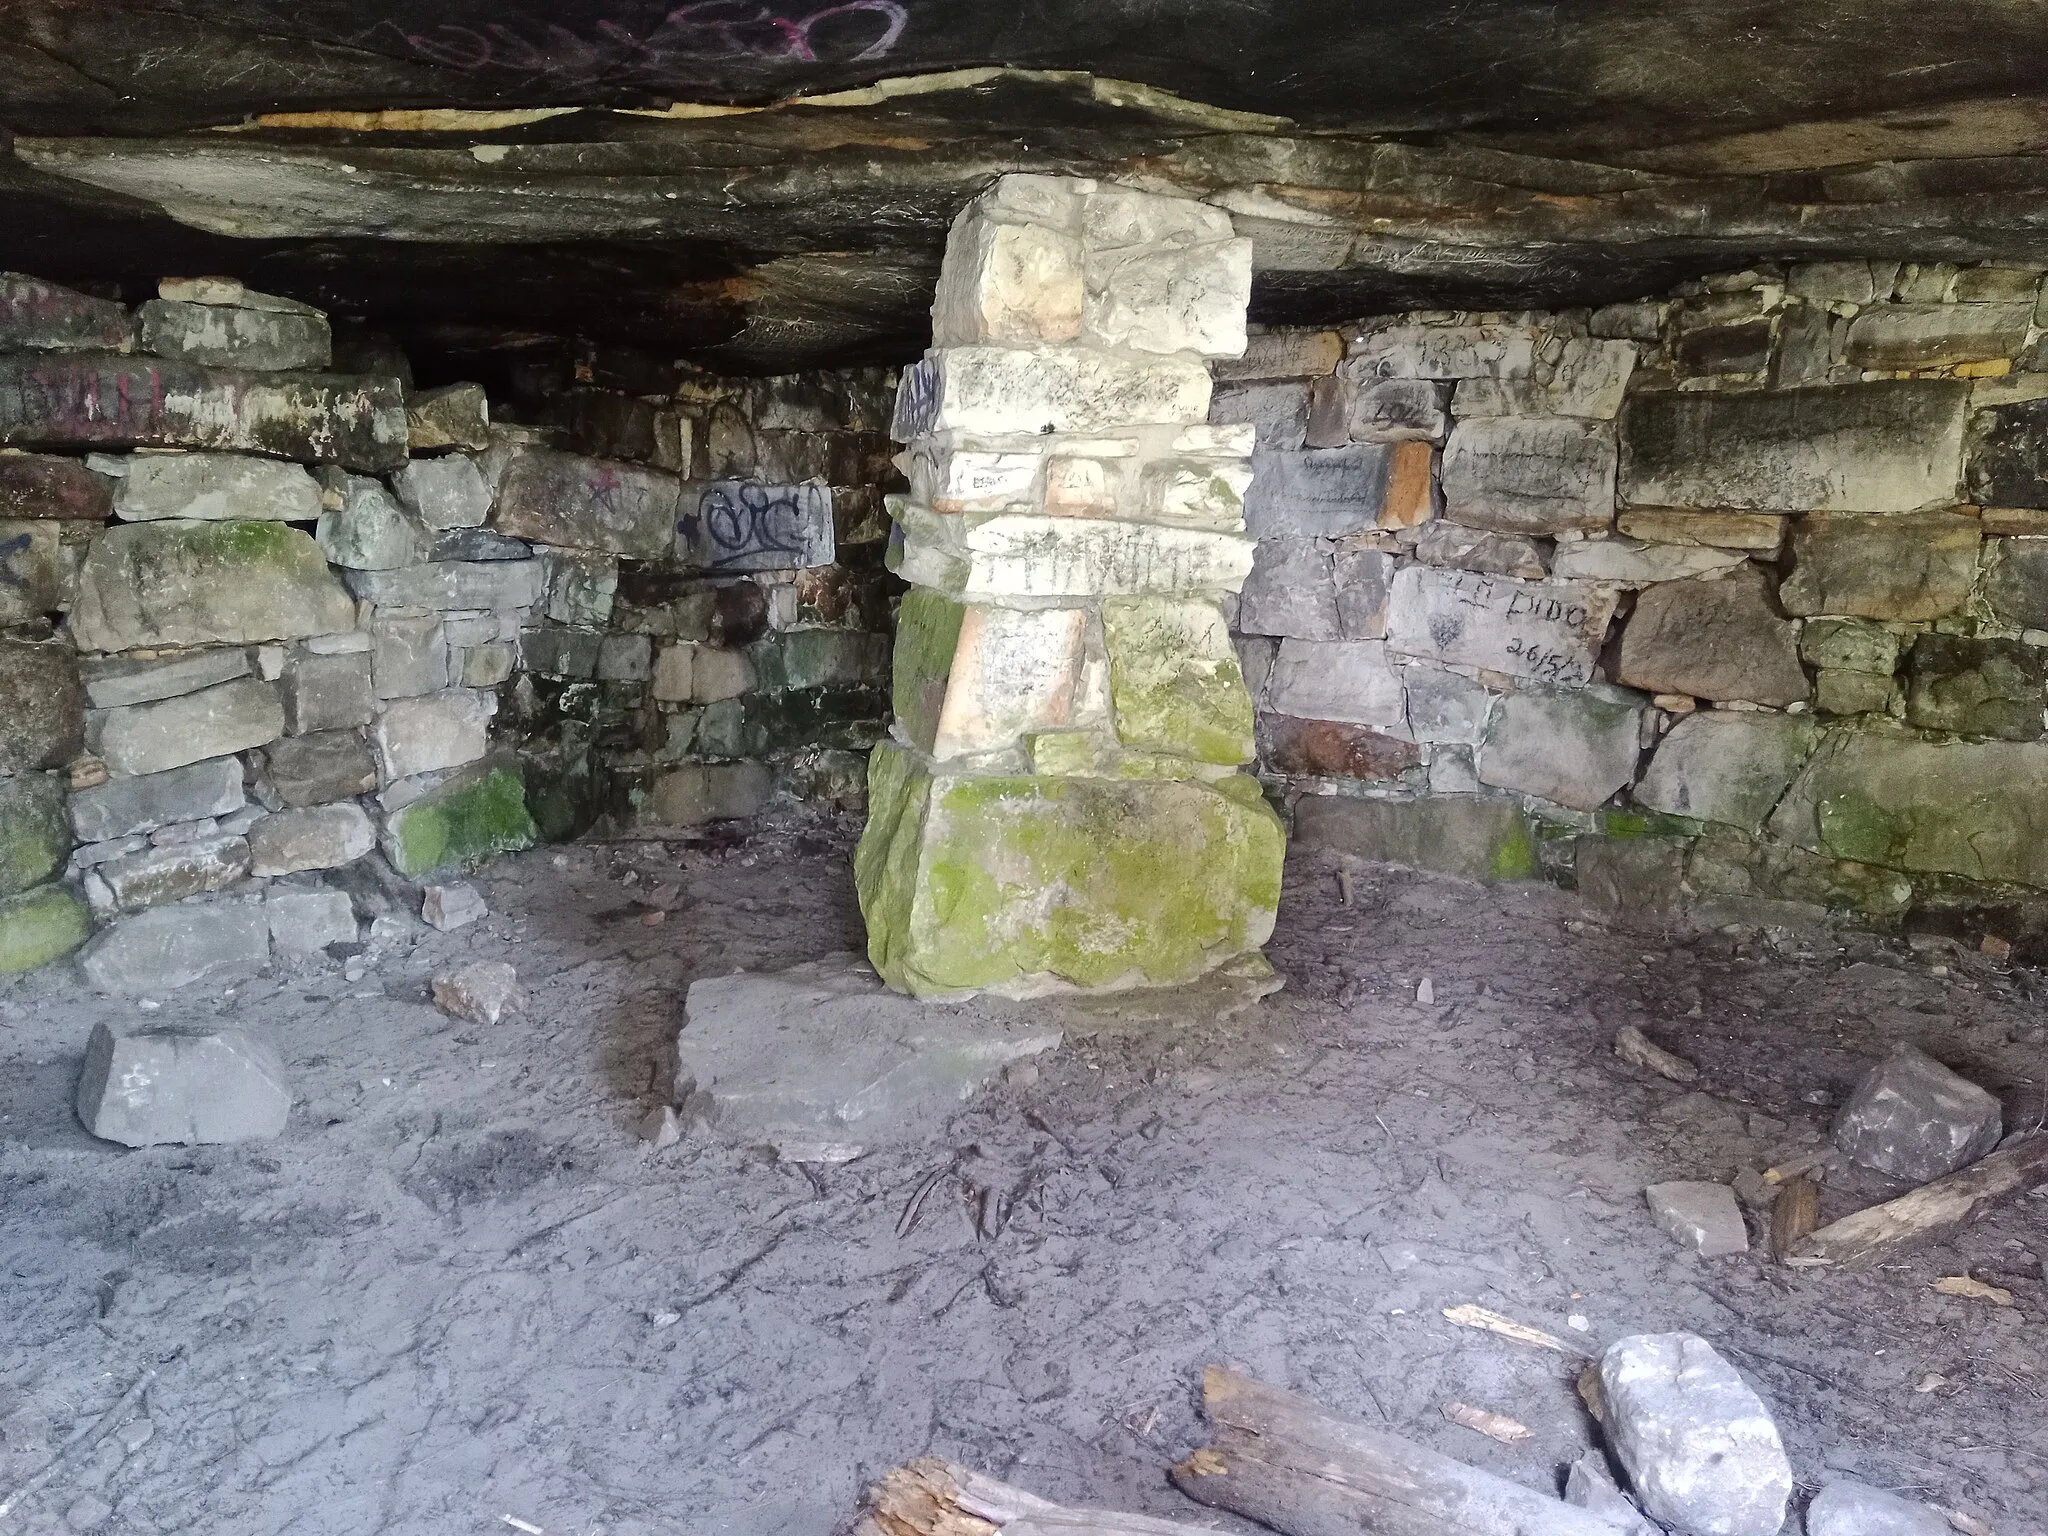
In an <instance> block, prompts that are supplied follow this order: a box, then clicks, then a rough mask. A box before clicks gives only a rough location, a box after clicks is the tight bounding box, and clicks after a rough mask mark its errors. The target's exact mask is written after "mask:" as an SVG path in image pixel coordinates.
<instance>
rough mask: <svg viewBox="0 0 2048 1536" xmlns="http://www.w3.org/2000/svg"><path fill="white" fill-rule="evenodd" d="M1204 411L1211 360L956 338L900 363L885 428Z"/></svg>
mask: <svg viewBox="0 0 2048 1536" xmlns="http://www.w3.org/2000/svg"><path fill="white" fill-rule="evenodd" d="M1208 414H1209V370H1208V369H1207V368H1206V367H1205V366H1204V365H1203V364H1202V363H1200V362H1199V361H1197V360H1196V359H1194V358H1191V357H1159V358H1150V359H1147V360H1144V361H1142V362H1141V361H1138V360H1135V359H1130V358H1126V357H1122V356H1118V355H1115V354H1111V353H1106V352H1100V351H1094V350H1091V349H1087V348H1063V347H1052V348H1045V349H1042V350H1038V351H1030V352H1025V351H1016V350H1013V349H1009V348H1004V347H953V348H949V349H947V350H945V351H938V352H927V353H926V354H925V356H924V358H923V360H922V361H920V362H918V363H916V364H914V365H913V366H912V367H910V368H907V369H905V370H904V373H903V383H902V387H901V390H900V391H899V393H898V395H897V402H896V419H895V421H894V422H893V423H892V424H891V426H890V429H889V435H890V436H891V437H893V438H895V439H896V441H897V442H899V443H907V442H909V441H910V440H911V439H912V438H914V437H923V436H925V435H927V434H929V433H933V432H948V431H960V432H1046V431H1052V432H1105V431H1113V430H1115V429H1117V428H1119V427H1130V426H1141V425H1146V424H1151V423H1164V424H1169V425H1171V424H1192V423H1195V422H1200V421H1205V420H1207V419H1208Z"/></svg>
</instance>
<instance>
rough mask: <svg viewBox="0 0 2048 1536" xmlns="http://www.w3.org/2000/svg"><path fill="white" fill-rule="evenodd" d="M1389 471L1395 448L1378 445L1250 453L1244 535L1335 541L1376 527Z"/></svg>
mask: <svg viewBox="0 0 2048 1536" xmlns="http://www.w3.org/2000/svg"><path fill="white" fill-rule="evenodd" d="M1418 451H1420V450H1418ZM1393 468H1394V449H1393V447H1392V446H1390V445H1387V444H1381V443H1358V444H1354V445H1353V446H1351V447H1348V448H1327V449H1313V448H1312V449H1304V450H1302V451H1300V452H1294V453H1286V452H1278V451H1274V452H1260V453H1257V454H1254V455H1253V456H1252V484H1251V489H1250V490H1248V491H1247V492H1245V498H1244V521H1245V531H1246V532H1247V533H1249V534H1251V535H1252V537H1254V538H1258V539H1268V538H1323V539H1333V538H1338V537H1340V536H1342V535H1344V534H1347V533H1359V532H1363V531H1364V530H1366V529H1369V528H1377V527H1378V526H1379V518H1380V512H1381V509H1382V508H1384V507H1385V506H1386V504H1387V492H1388V489H1389V483H1390V480H1391V477H1392V474H1393Z"/></svg>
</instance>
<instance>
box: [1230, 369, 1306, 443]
mask: <svg viewBox="0 0 2048 1536" xmlns="http://www.w3.org/2000/svg"><path fill="white" fill-rule="evenodd" d="M1308 407H1309V387H1308V385H1307V384H1303V383H1297V382H1294V381H1293V380H1289V381H1287V382H1284V383H1247V384H1218V385H1217V386H1216V388H1215V389H1214V390H1212V391H1211V392H1210V395H1209V420H1210V421H1211V422H1212V423H1213V424H1215V425H1217V426H1231V425H1235V424H1238V423H1244V424H1247V425H1249V426H1251V427H1252V428H1254V429H1255V430H1256V431H1257V433H1258V445H1259V447H1260V449H1262V450H1264V451H1266V452H1269V453H1270V452H1276V451H1277V452H1286V451H1289V450H1293V449H1298V448H1300V447H1301V446H1302V445H1303V443H1304V442H1305V441H1306V439H1307V432H1308Z"/></svg>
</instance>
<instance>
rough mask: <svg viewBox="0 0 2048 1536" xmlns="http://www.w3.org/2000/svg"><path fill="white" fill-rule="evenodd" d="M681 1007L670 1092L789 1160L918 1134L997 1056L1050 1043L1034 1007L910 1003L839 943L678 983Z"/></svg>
mask: <svg viewBox="0 0 2048 1536" xmlns="http://www.w3.org/2000/svg"><path fill="white" fill-rule="evenodd" d="M684 1012H685V1017H686V1023H685V1024H684V1027H683V1030H682V1032H681V1034H680V1035H679V1036H678V1037H677V1040H676V1050H677V1066H676V1101H677V1103H678V1104H679V1105H680V1106H682V1108H683V1110H684V1112H685V1113H686V1114H687V1115H694V1116H696V1117H699V1118H701V1119H704V1120H707V1121H709V1122H710V1123H711V1124H712V1125H713V1126H714V1127H715V1128H716V1129H717V1130H718V1131H719V1132H720V1133H721V1134H724V1135H727V1136H731V1137H736V1138H739V1139H742V1140H745V1141H748V1142H756V1143H759V1142H766V1143H768V1144H770V1145H773V1146H774V1147H775V1148H776V1149H777V1150H778V1151H779V1152H780V1153H781V1155H782V1156H784V1157H785V1158H789V1159H792V1160H798V1159H801V1160H829V1161H840V1160H844V1159H845V1158H849V1157H853V1156H856V1155H858V1154H859V1153H860V1152H862V1151H865V1150H868V1149H869V1148H872V1147H874V1146H876V1145H878V1144H882V1143H885V1142H889V1141H900V1140H912V1139H917V1138H920V1137H922V1136H924V1135H927V1134H929V1133H930V1132H931V1131H933V1130H935V1129H937V1128H938V1126H940V1125H941V1124H943V1122H944V1120H945V1118H946V1117H947V1116H948V1115H950V1114H951V1113H953V1112H954V1111H955V1110H957V1109H958V1108H959V1106H960V1105H961V1104H962V1103H964V1102H965V1101H966V1100H967V1099H968V1098H970V1097H972V1096H973V1094H974V1092H975V1091H976V1090H977V1089H978V1088H980V1087H981V1086H982V1085H983V1084H985V1083H986V1082H988V1080H989V1079H990V1078H992V1077H993V1076H994V1075H995V1074H996V1073H998V1072H1000V1071H1001V1070H1002V1069H1003V1068H1004V1067H1005V1066H1007V1065H1008V1064H1009V1063H1011V1062H1014V1061H1020V1060H1023V1059H1026V1058H1028V1057H1031V1056H1035V1055H1038V1054H1040V1053H1042V1052H1045V1051H1049V1050H1052V1049H1053V1048H1054V1047H1056V1046H1057V1045H1058V1044H1059V1042H1060V1030H1059V1028H1058V1027H1057V1025H1051V1024H1048V1023H1047V1022H1046V1019H1045V1015H1044V1010H1043V1009H1032V1008H1030V1007H1026V1006H1019V1005H1016V1004H1008V1003H999V1002H996V1001H994V1000H985V999H983V1000H976V1001H973V1002H969V1003H957V1004H937V1003H929V1002H919V1001H917V1000H915V999H913V998H908V997H903V996H900V995H898V994H896V993H893V992H891V991H889V990H888V989H887V988H886V987H884V986H883V985H882V983H881V981H880V979H879V978H877V977H876V976H875V974H874V973H873V971H872V970H870V969H869V968H868V967H867V966H866V965H864V964H862V963H861V962H860V961H859V960H858V959H857V958H856V957H854V956H851V955H842V956H835V957H833V958H830V959H827V960H821V961H814V962H812V963H811V964H809V965H802V966H798V967H796V968H795V969H793V970H788V971H782V972H779V973H776V974H772V975H758V974H747V973H745V972H742V973H740V974H738V975H734V976H724V977H718V978H716V979H713V980H707V981H699V982H695V983H692V985H691V987H690V991H689V995H688V998H687V1000H686V1001H685V1004H684Z"/></svg>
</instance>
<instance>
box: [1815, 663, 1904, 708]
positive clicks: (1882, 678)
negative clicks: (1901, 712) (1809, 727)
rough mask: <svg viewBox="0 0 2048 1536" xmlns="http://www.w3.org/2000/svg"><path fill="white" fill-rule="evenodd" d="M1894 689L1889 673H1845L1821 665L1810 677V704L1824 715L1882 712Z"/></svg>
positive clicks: (1886, 706)
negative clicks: (1811, 698)
mask: <svg viewBox="0 0 2048 1536" xmlns="http://www.w3.org/2000/svg"><path fill="white" fill-rule="evenodd" d="M1893 693H1894V689H1893V686H1892V677H1891V674H1890V673H1889V672H1882V673H1880V672H1847V671H1843V670H1842V669H1841V668H1839V667H1822V668H1821V669H1820V671H1819V672H1818V673H1816V674H1815V675H1814V679H1813V705H1814V708H1815V709H1817V710H1819V711H1820V712H1821V713H1822V714H1824V715H1862V714H1885V713H1888V712H1889V711H1890V710H1891V707H1892V697H1893Z"/></svg>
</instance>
